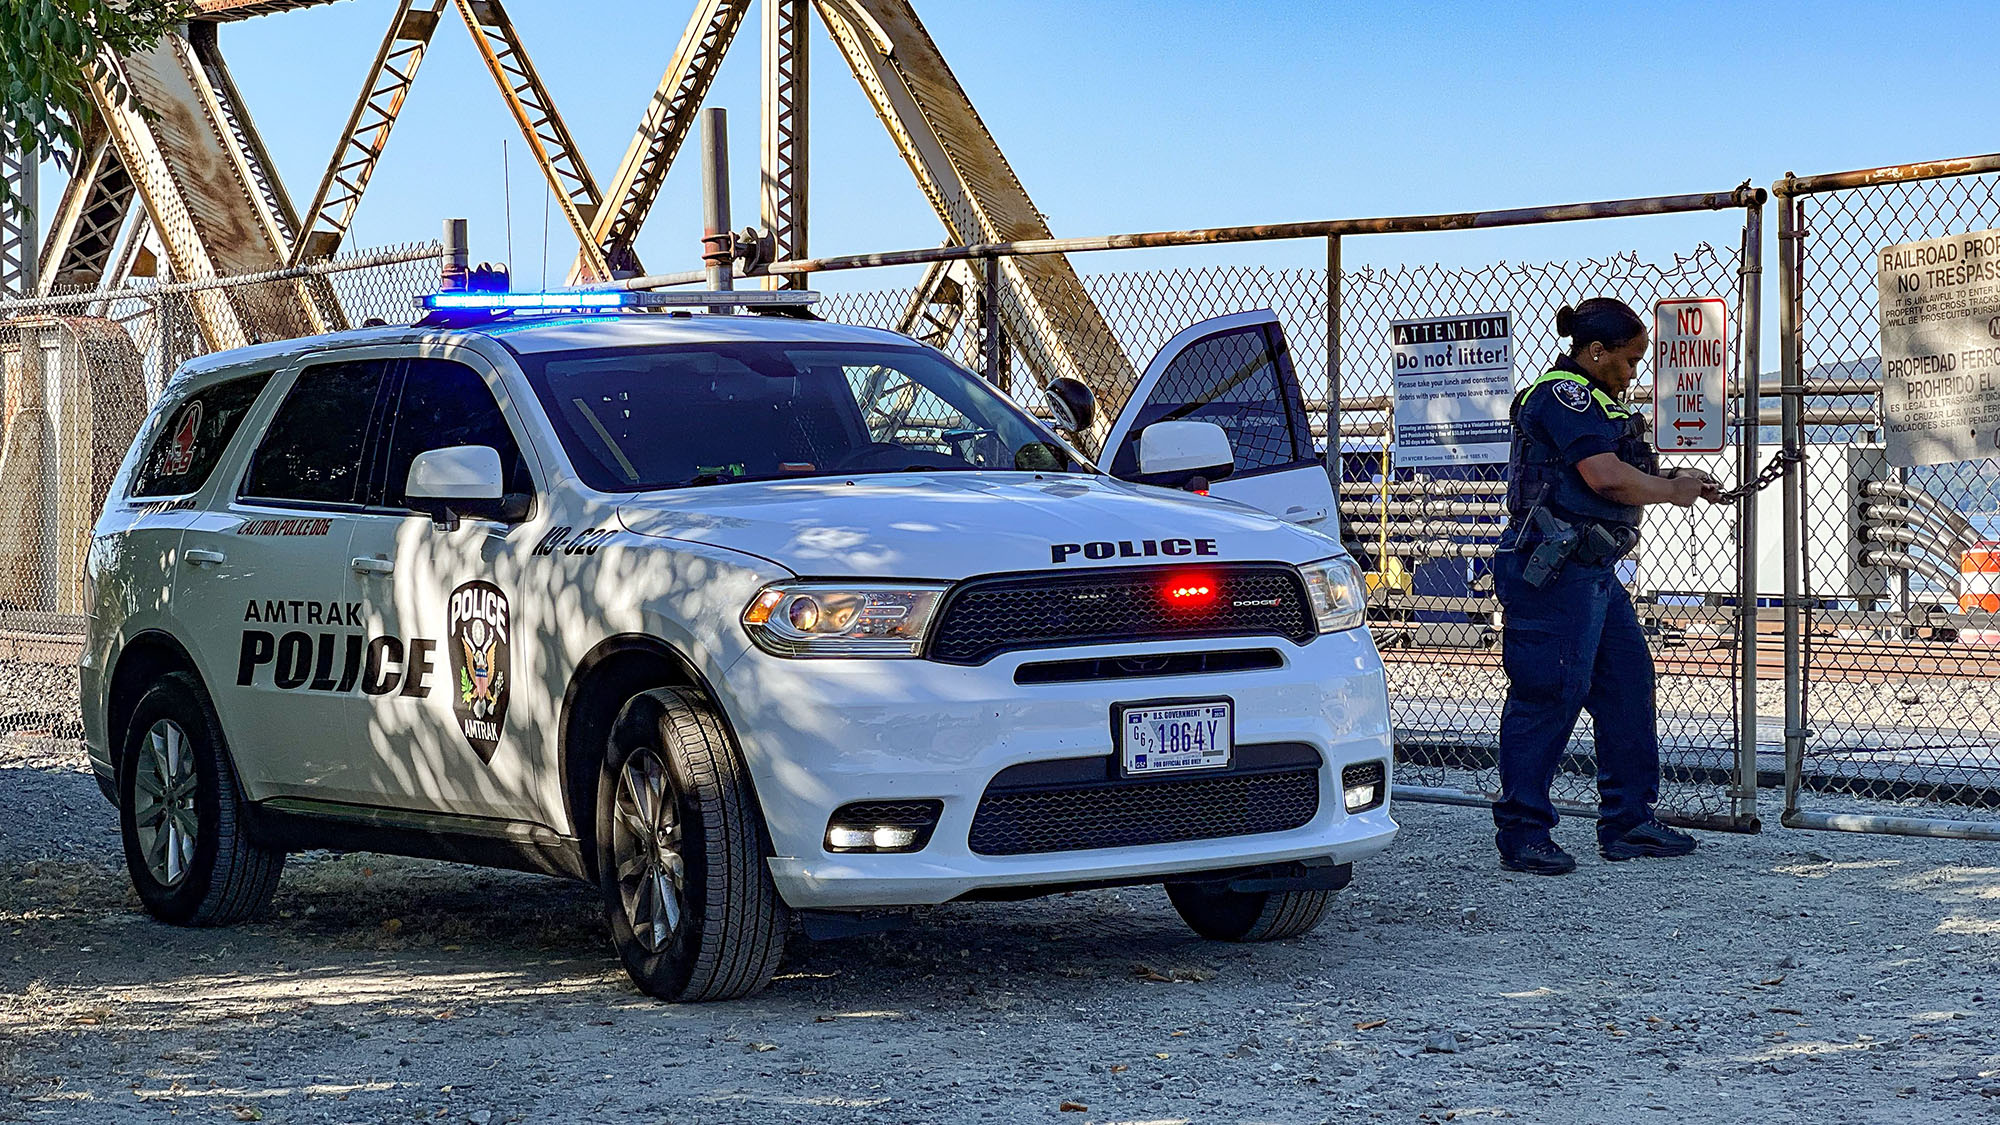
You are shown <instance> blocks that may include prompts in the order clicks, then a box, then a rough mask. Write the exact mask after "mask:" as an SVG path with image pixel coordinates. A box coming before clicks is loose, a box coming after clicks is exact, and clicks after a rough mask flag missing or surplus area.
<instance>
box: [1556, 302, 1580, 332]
mask: <svg viewBox="0 0 2000 1125" xmlns="http://www.w3.org/2000/svg"><path fill="white" fill-rule="evenodd" d="M1575 334H1576V310H1575V309H1573V308H1570V307H1569V306H1568V305H1564V306H1563V307H1562V308H1559V309H1557V310H1556V335H1558V336H1574V335H1575Z"/></svg>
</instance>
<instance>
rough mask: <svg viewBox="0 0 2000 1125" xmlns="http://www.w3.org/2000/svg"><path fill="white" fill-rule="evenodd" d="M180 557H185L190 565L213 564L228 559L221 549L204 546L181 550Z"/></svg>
mask: <svg viewBox="0 0 2000 1125" xmlns="http://www.w3.org/2000/svg"><path fill="white" fill-rule="evenodd" d="M181 557H182V558H184V559H186V560H187V561H188V565H190V566H215V565H218V564H220V563H224V562H227V561H228V560H229V556H227V555H225V554H223V553H222V552H221V551H211V550H208V549H207V548H204V547H195V548H192V549H190V550H186V551H182V552H181Z"/></svg>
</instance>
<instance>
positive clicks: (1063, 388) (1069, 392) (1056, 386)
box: [1042, 375, 1097, 434]
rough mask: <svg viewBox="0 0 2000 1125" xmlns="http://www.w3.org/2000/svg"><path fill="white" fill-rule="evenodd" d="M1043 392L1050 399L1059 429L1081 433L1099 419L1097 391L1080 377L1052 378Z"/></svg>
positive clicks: (1051, 411)
mask: <svg viewBox="0 0 2000 1125" xmlns="http://www.w3.org/2000/svg"><path fill="white" fill-rule="evenodd" d="M1042 394H1043V396H1044V397H1045V398H1046V399H1047V400H1048V404H1049V412H1050V413H1052V414H1054V415H1055V418H1056V428H1057V429H1059V430H1067V431H1069V432H1070V433H1072V434H1080V433H1083V432H1084V431H1085V430H1088V429H1090V426H1091V423H1093V422H1095V421H1097V393H1096V392H1095V391H1092V390H1091V389H1090V388H1089V387H1086V386H1084V385H1083V381H1082V380H1080V379H1072V378H1070V377H1069V376H1067V375H1065V376H1063V377H1061V378H1059V379H1054V380H1051V381H1050V382H1049V385H1048V387H1047V389H1045V390H1043V391H1042Z"/></svg>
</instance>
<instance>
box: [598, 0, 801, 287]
mask: <svg viewBox="0 0 2000 1125" xmlns="http://www.w3.org/2000/svg"><path fill="white" fill-rule="evenodd" d="M773 2H780V0H773ZM749 10H750V0H701V2H700V3H698V4H696V5H695V10H694V15H693V16H692V17H690V18H689V19H688V25H687V30H686V31H684V32H682V33H681V41H680V45H679V46H678V47H675V48H674V56H673V58H672V59H671V60H669V61H668V63H667V69H666V73H664V74H662V75H661V76H660V84H659V86H658V87H657V88H656V89H655V90H654V91H653V96H652V99H651V100H649V101H648V102H647V103H646V112H645V113H644V114H643V115H642V116H641V117H640V118H639V128H638V130H637V131H636V132H634V133H633V134H632V143H631V144H629V145H627V146H626V147H625V158H624V159H623V160H621V161H619V163H618V173H617V175H615V176H613V177H612V178H611V182H610V184H609V185H608V187H607V190H606V197H607V198H609V199H613V200H616V201H617V202H616V203H615V205H613V206H611V207H607V208H605V209H603V210H601V211H599V212H598V213H597V217H596V219H595V220H594V221H593V222H592V223H591V233H590V241H591V243H592V244H593V245H594V246H595V247H596V250H597V253H598V255H599V256H600V257H601V258H602V259H603V261H604V262H605V263H607V264H608V269H609V271H613V272H616V273H620V274H631V273H638V272H640V271H641V270H642V269H643V267H642V266H641V265H640V264H639V256H638V254H637V253H635V252H634V251H633V249H632V243H633V240H634V239H636V238H638V236H639V228H640V227H641V226H642V225H644V224H645V222H646V215H647V213H648V212H650V211H651V210H652V209H653V200H655V199H657V198H658V197H659V194H660V185H661V184H662V183H664V182H666V178H667V169H669V168H671V167H672V166H673V163H674V157H676V156H678V155H679V154H680V151H681V146H682V145H683V144H684V143H686V141H687V138H688V133H689V132H690V131H691V130H692V129H693V128H694V123H695V116H696V114H697V113H698V112H699V111H700V110H701V103H702V100H703V99H705V98H706V97H708V90H709V87H710V86H711V85H713V84H714V82H715V74H716V71H717V70H718V69H720V68H721V66H722V56H723V55H724V54H725V53H726V52H727V51H728V50H729V45H730V44H731V43H733V42H734V41H735V40H736V32H737V30H738V29H740V28H741V27H742V26H743V18H744V16H745V15H746V14H747V13H748V12H749ZM586 266H587V263H586V262H585V261H584V259H583V258H582V257H581V256H580V257H579V258H578V259H577V264H576V265H575V266H574V267H572V268H571V270H570V281H571V283H572V284H574V283H576V282H579V281H588V280H592V279H597V280H602V279H605V278H608V277H610V276H612V272H606V271H605V270H593V269H589V268H586Z"/></svg>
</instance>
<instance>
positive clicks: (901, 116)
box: [768, 0, 1138, 446]
mask: <svg viewBox="0 0 2000 1125" xmlns="http://www.w3.org/2000/svg"><path fill="white" fill-rule="evenodd" d="M813 6H814V9H815V10H816V11H818V13H819V16H820V19H821V21H822V22H824V23H825V24H826V27H827V31H828V32H829V33H830V34H831V35H832V37H833V41H834V45H835V46H836V47H838V48H839V49H840V53H841V56H842V57H843V58H844V59H845V60H846V62H847V65H848V68H849V69H850V70H851V71H853V73H854V77H855V79H856V80H857V81H859V82H860V83H861V88H862V90H863V91H864V92H865V93H866V94H867V95H868V99H869V101H870V102H872V103H873V104H874V107H875V113H876V116H877V117H879V118H881V120H882V123H883V125H884V126H885V127H887V128H888V130H889V135H890V137H891V138H892V139H893V140H894V141H895V142H896V147H897V149H898V150H899V151H900V152H901V153H902V155H903V159H904V161H905V162H906V163H907V164H908V165H909V166H910V170H911V172H912V173H914V174H915V176H916V178H917V183H918V185H919V186H920V187H921V188H922V189H923V191H924V195H925V196H926V198H928V199H929V200H930V202H931V206H932V208H933V209H934V210H935V211H936V212H937V215H938V218H939V219H940V220H942V221H943V223H944V225H945V229H946V230H947V231H949V232H950V234H951V236H952V240H953V241H954V242H957V243H959V244H961V245H964V244H976V245H986V244H994V243H1005V244H1013V243H1019V242H1023V241H1033V240H1046V239H1048V238H1049V237H1050V231H1049V227H1048V223H1047V221H1046V220H1045V219H1044V218H1043V217H1042V215H1041V212H1039V211H1038V210H1036V208H1035V205H1034V202H1033V201H1032V200H1030V199H1029V198H1028V193H1027V189H1025V188H1024V187H1022V185H1021V181H1020V178H1019V177H1018V176H1016V175H1015V174H1014V170H1013V168H1012V167H1011V166H1009V165H1008V163H1007V158H1006V157H1005V156H1004V155H1003V154H1002V153H1001V151H1000V146H999V144H998V143H997V142H996V141H995V140H994V139H993V136H992V134H991V133H990V132H989V131H988V130H987V128H986V125H985V123H984V122H982V121H981V120H980V118H979V114H978V111H976V110H975V109H974V108H973V106H972V101H971V99H970V98H968V97H967V96H966V93H965V89H964V88H963V87H962V86H960V85H959V82H958V79H957V77H956V76H954V75H953V74H952V72H951V68H950V67H949V66H947V65H946V63H945V60H944V55H943V53H942V52H941V51H939V50H938V46H937V44H936V42H934V41H933V40H932V39H931V37H930V33H929V32H928V31H926V30H925V29H924V26H923V23H922V22H921V21H920V20H918V19H917V15H916V12H915V11H914V10H912V8H911V6H910V4H909V2H908V0H813ZM941 253H942V252H940V251H936V250H932V251H930V252H928V253H927V254H925V255H921V256H919V257H917V258H913V259H911V261H913V262H930V261H943V260H957V259H962V258H969V257H979V256H982V255H970V254H957V255H952V256H951V257H950V258H946V257H941V256H940V254H941ZM985 256H992V255H985ZM822 260H824V259H822ZM847 268H852V267H847ZM768 272H770V273H773V274H783V273H804V272H811V271H810V270H809V269H784V270H771V271H768ZM1000 281H1001V282H1002V284H1000V285H998V286H997V291H998V297H999V302H998V303H999V310H1000V315H1001V320H1002V322H1003V326H1004V330H1005V333H1006V337H1007V340H1008V341H1009V343H1010V344H1012V345H1013V347H1014V349H1015V350H1017V351H1018V352H1019V354H1020V356H1021V358H1022V359H1024V360H1025V361H1026V362H1027V364H1028V366H1029V368H1030V369H1032V370H1033V371H1034V372H1035V373H1036V374H1037V375H1038V376H1039V377H1040V378H1041V379H1043V380H1047V379H1050V378H1053V377H1055V376H1058V375H1072V376H1075V377H1077V378H1079V379H1082V380H1083V381H1084V382H1085V383H1086V384H1087V385H1089V386H1090V387H1091V388H1092V389H1093V390H1095V391H1096V392H1097V394H1098V397H1099V399H1100V401H1102V402H1103V403H1104V404H1105V410H1104V411H1103V414H1102V416H1101V417H1100V419H1099V426H1098V432H1097V433H1095V434H1091V435H1085V439H1086V440H1085V442H1084V444H1085V445H1087V446H1094V445H1095V444H1096V441H1097V440H1099V439H1101V438H1102V437H1103V431H1104V430H1105V429H1107V428H1108V427H1109V426H1110V423H1111V421H1112V420H1113V419H1114V418H1115V416H1116V414H1117V407H1118V406H1119V405H1122V404H1123V403H1124V401H1125V396H1126V395H1127V394H1128V393H1129V392H1130V391H1131V389H1132V387H1133V385H1134V384H1135V383H1136V382H1137V381H1138V375H1137V372H1136V371H1134V370H1133V367H1132V363H1131V360H1130V359H1129V358H1127V356H1126V355H1125V351H1124V348H1123V346H1122V345H1121V344H1120V342H1119V340H1118V337H1117V334H1116V333H1115V332H1113V331H1112V329H1111V326H1110V324H1109V323H1108V322H1106V320H1105V319H1104V316H1103V314H1102V313H1101V312H1100V311H1099V310H1098V308H1097V306H1096V303H1095V302H1094V301H1092V300H1091V297H1090V294H1089V293H1088V292H1087V291H1085V289H1084V288H1083V282H1082V281H1081V280H1080V279H1079V278H1078V277H1077V275H1076V271H1075V270H1074V269H1073V268H1071V266H1070V264H1069V262H1068V260H1067V259H1065V258H1063V257H1061V256H1060V252H1059V251H1057V252H1053V253H1052V254H1047V255H1038V256H1032V257H1010V258H1008V259H1006V260H1005V261H1002V262H1001V263H1000Z"/></svg>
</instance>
